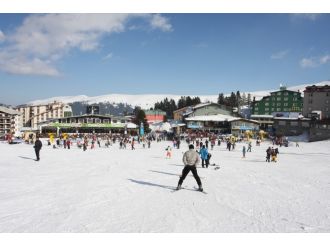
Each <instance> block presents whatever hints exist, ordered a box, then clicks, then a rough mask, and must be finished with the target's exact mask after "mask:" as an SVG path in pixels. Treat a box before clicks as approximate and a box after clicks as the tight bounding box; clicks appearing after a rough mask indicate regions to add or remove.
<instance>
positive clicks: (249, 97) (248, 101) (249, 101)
mask: <svg viewBox="0 0 330 247" xmlns="http://www.w3.org/2000/svg"><path fill="white" fill-rule="evenodd" d="M247 104H248V106H250V105H251V94H250V93H248V97H247Z"/></svg>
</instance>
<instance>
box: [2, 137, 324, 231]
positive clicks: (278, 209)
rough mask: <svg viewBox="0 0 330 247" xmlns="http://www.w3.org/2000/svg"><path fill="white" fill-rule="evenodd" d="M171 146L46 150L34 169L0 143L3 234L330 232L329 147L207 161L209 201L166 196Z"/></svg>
mask: <svg viewBox="0 0 330 247" xmlns="http://www.w3.org/2000/svg"><path fill="white" fill-rule="evenodd" d="M168 144H169V143H167V142H162V143H153V144H152V147H151V149H143V148H142V147H141V146H137V148H136V150H129V149H127V150H119V148H118V146H117V145H118V144H116V146H112V147H110V148H109V149H107V148H96V149H95V150H90V149H88V150H87V151H86V152H83V151H82V150H80V149H78V148H76V147H73V148H72V149H71V150H64V149H55V150H54V149H52V148H51V147H48V146H46V145H45V143H44V147H43V149H42V150H41V161H40V162H36V161H34V160H33V159H34V158H35V156H34V150H33V148H32V145H27V144H17V145H8V144H5V143H0V154H1V159H0V232H330V179H329V178H330V153H329V150H330V149H329V147H330V141H323V142H315V143H300V147H299V148H298V147H295V146H293V145H292V146H289V147H287V148H285V147H281V148H280V149H279V151H280V154H279V161H278V162H277V163H266V162H265V150H266V148H267V147H268V146H269V143H266V142H264V143H262V145H261V146H260V147H256V146H255V145H253V147H252V152H251V153H247V157H246V158H245V159H242V158H241V156H242V155H241V150H242V145H243V143H240V144H237V146H236V150H234V151H232V152H229V151H226V150H225V146H224V145H223V144H222V145H221V146H220V147H219V146H216V147H215V149H214V150H213V151H211V153H212V155H213V157H212V159H211V163H213V162H215V163H216V164H220V169H215V167H214V166H211V167H209V168H208V169H205V168H204V169H203V168H201V167H199V168H198V173H199V175H200V177H201V179H202V183H203V187H204V189H205V191H206V192H207V194H204V193H201V192H198V191H195V190H194V187H196V186H197V185H196V182H195V180H194V178H193V177H192V175H191V174H190V175H188V177H187V178H186V180H185V181H184V183H183V186H184V187H185V188H186V189H183V190H180V191H176V192H173V189H174V188H175V187H176V185H177V182H178V179H179V174H180V173H181V170H182V168H183V166H182V162H181V158H182V153H183V152H184V151H185V150H187V145H186V144H183V145H182V147H181V149H180V150H178V149H173V156H172V158H171V159H166V158H165V148H166V146H167V145H168Z"/></svg>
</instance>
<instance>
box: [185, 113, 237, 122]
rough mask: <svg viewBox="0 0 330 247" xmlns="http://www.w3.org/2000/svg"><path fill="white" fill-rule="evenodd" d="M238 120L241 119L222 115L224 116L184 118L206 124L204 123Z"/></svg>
mask: <svg viewBox="0 0 330 247" xmlns="http://www.w3.org/2000/svg"><path fill="white" fill-rule="evenodd" d="M239 119H241V118H237V117H233V116H229V115H224V114H216V115H203V116H194V117H189V118H186V120H187V121H201V122H206V121H213V122H222V121H229V122H230V121H234V120H239Z"/></svg>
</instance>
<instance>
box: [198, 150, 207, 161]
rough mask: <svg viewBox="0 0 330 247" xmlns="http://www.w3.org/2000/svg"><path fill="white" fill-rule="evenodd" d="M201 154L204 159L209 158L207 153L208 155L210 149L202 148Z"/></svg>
mask: <svg viewBox="0 0 330 247" xmlns="http://www.w3.org/2000/svg"><path fill="white" fill-rule="evenodd" d="M199 153H200V155H201V158H202V160H207V155H208V153H209V152H208V151H207V149H206V148H202V149H201V150H200V151H199Z"/></svg>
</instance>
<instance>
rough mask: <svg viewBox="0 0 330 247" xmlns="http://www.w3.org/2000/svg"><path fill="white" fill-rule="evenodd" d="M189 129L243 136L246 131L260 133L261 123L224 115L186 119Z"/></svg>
mask: <svg viewBox="0 0 330 247" xmlns="http://www.w3.org/2000/svg"><path fill="white" fill-rule="evenodd" d="M186 122H187V128H188V129H195V130H201V131H210V132H215V133H225V134H235V135H239V134H243V133H244V132H245V131H247V130H248V131H252V132H253V131H259V122H258V121H254V120H249V119H244V118H238V117H232V116H228V115H223V114H217V115H205V116H194V117H189V118H186Z"/></svg>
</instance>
